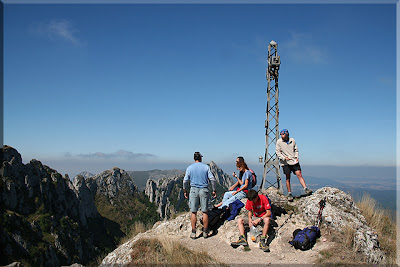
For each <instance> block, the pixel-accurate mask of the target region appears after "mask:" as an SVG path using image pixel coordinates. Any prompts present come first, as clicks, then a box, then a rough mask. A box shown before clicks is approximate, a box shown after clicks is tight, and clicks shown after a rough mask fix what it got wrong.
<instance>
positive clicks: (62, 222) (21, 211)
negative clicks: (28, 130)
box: [0, 146, 159, 266]
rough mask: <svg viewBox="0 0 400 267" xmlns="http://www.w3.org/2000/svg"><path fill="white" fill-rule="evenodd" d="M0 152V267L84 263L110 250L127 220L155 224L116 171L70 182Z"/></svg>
mask: <svg viewBox="0 0 400 267" xmlns="http://www.w3.org/2000/svg"><path fill="white" fill-rule="evenodd" d="M0 152H1V166H0V215H1V216H0V225H1V228H0V229H1V230H0V250H1V254H0V256H1V257H0V258H1V260H0V265H6V264H9V263H11V262H12V261H15V260H21V261H23V262H25V263H28V264H30V265H32V266H60V265H68V264H72V263H74V262H75V263H76V262H79V263H83V264H86V263H89V262H90V261H92V260H94V259H95V258H96V256H98V255H99V254H100V253H102V252H103V253H104V251H105V250H108V251H109V250H110V249H113V248H115V243H116V242H117V240H118V239H119V238H120V237H122V236H124V232H125V231H128V230H129V227H128V226H129V224H132V222H133V221H135V220H141V221H144V222H151V221H153V222H154V221H156V220H158V219H159V217H158V214H157V212H156V211H155V209H156V208H155V206H154V205H152V203H150V202H149V201H148V200H147V198H146V197H145V195H144V194H143V193H137V192H136V191H137V188H136V186H135V185H134V183H133V182H132V180H131V178H130V177H129V175H128V174H127V173H126V172H125V171H123V170H121V169H119V168H113V169H112V170H107V171H104V172H102V173H100V174H98V175H95V176H93V177H89V178H87V179H86V180H85V178H84V177H83V176H81V175H78V176H76V177H75V179H74V181H73V182H72V181H70V179H69V178H68V177H67V176H66V177H63V176H62V175H61V174H59V173H58V172H57V171H55V170H53V169H51V168H49V167H48V166H45V165H42V163H41V162H40V161H37V160H35V159H33V160H31V161H30V162H29V163H28V164H23V163H22V158H21V155H20V154H19V153H18V151H17V150H15V149H14V148H12V147H9V146H4V147H3V148H2V149H0ZM99 211H101V212H102V213H103V214H104V215H106V216H104V215H103V214H101V213H99ZM110 214H113V215H114V217H113V216H108V215H110ZM115 217H116V218H115Z"/></svg>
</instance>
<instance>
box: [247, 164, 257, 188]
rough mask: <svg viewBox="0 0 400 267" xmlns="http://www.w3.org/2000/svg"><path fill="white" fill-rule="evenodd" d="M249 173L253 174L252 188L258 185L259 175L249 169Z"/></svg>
mask: <svg viewBox="0 0 400 267" xmlns="http://www.w3.org/2000/svg"><path fill="white" fill-rule="evenodd" d="M249 171H250V172H251V174H252V175H251V178H252V179H251V185H252V187H255V186H256V184H257V175H256V174H255V173H254V171H253V170H252V169H250V168H249Z"/></svg>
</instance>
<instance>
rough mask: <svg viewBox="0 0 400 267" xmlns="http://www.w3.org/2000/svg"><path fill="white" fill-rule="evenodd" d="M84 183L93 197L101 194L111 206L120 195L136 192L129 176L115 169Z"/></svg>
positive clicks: (88, 179) (90, 178)
mask: <svg viewBox="0 0 400 267" xmlns="http://www.w3.org/2000/svg"><path fill="white" fill-rule="evenodd" d="M86 183H87V184H88V187H89V188H90V190H91V191H92V194H93V195H95V194H102V195H104V196H106V197H107V198H108V199H109V201H110V202H111V204H113V202H114V201H113V200H114V198H116V197H117V196H118V195H119V194H120V193H122V194H130V195H133V193H134V192H136V191H137V187H136V185H135V184H134V182H133V181H132V179H131V177H130V176H129V174H128V173H127V172H126V171H124V170H122V169H120V168H117V167H114V168H113V169H110V170H106V171H103V172H101V173H99V174H96V175H94V176H92V177H89V178H87V179H86Z"/></svg>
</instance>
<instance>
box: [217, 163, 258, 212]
mask: <svg viewBox="0 0 400 267" xmlns="http://www.w3.org/2000/svg"><path fill="white" fill-rule="evenodd" d="M236 167H237V168H238V169H239V171H240V172H239V177H238V176H237V175H236V173H233V176H234V177H236V178H237V182H236V183H235V184H234V185H233V186H231V187H230V188H229V191H228V192H226V193H225V194H224V198H223V199H222V202H221V203H219V204H217V205H215V207H216V208H220V209H222V207H225V206H229V204H231V203H233V202H235V201H236V200H237V199H242V198H245V197H246V193H247V191H248V190H250V189H251V188H252V187H253V185H252V179H251V176H252V173H251V172H250V171H249V167H247V164H246V162H244V158H243V157H237V158H236ZM236 187H238V188H237V189H236V190H235V188H236Z"/></svg>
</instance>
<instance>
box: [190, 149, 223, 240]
mask: <svg viewBox="0 0 400 267" xmlns="http://www.w3.org/2000/svg"><path fill="white" fill-rule="evenodd" d="M202 157H203V155H201V154H200V152H194V163H193V164H192V165H190V166H189V167H188V168H187V169H186V174H185V178H184V179H183V192H184V195H185V198H189V208H190V211H191V212H192V215H191V218H190V221H191V224H192V233H191V234H190V238H192V239H195V238H196V221H197V210H198V209H199V206H200V207H201V211H202V212H203V225H204V228H203V237H204V238H208V237H209V236H210V232H209V230H208V211H209V210H210V209H211V199H210V192H209V190H208V180H210V182H211V186H212V190H213V198H215V197H216V196H217V193H216V192H215V178H214V175H213V174H212V173H211V170H210V167H209V166H208V165H206V164H204V163H202ZM189 180H190V194H189V196H188V192H187V188H188V181H189Z"/></svg>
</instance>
